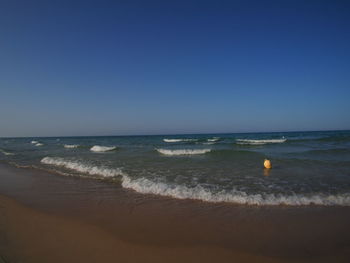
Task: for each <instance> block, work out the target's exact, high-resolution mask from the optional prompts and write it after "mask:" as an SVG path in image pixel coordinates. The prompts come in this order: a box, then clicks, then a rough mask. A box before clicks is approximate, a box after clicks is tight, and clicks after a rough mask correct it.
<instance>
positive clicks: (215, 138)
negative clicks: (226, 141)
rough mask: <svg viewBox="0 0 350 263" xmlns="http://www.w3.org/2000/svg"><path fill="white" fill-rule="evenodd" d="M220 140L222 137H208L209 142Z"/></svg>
mask: <svg viewBox="0 0 350 263" xmlns="http://www.w3.org/2000/svg"><path fill="white" fill-rule="evenodd" d="M218 140H220V137H213V138H211V139H208V142H217V141H218Z"/></svg>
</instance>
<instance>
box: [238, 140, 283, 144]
mask: <svg viewBox="0 0 350 263" xmlns="http://www.w3.org/2000/svg"><path fill="white" fill-rule="evenodd" d="M285 141H287V139H270V140H249V139H236V143H237V144H250V145H262V144H267V143H283V142H285Z"/></svg>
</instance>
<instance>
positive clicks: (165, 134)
mask: <svg viewBox="0 0 350 263" xmlns="http://www.w3.org/2000/svg"><path fill="white" fill-rule="evenodd" d="M336 131H338V132H339V131H350V129H335V130H299V131H297V130H293V131H261V132H216V133H215V132H214V133H210V132H206V133H163V134H129V135H126V134H122V135H63V136H0V139H15V138H58V137H59V138H72V137H138V136H139V137H142V136H179V135H209V134H242V133H243V134H255V133H296V132H336Z"/></svg>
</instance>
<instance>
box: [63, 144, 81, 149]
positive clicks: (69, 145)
mask: <svg viewBox="0 0 350 263" xmlns="http://www.w3.org/2000/svg"><path fill="white" fill-rule="evenodd" d="M78 147H79V145H78V144H65V145H64V148H67V149H72V148H78Z"/></svg>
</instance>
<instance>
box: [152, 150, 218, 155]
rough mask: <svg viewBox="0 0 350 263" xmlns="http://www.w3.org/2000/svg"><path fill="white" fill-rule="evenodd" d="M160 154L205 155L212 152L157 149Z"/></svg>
mask: <svg viewBox="0 0 350 263" xmlns="http://www.w3.org/2000/svg"><path fill="white" fill-rule="evenodd" d="M156 150H157V151H158V152H159V153H161V154H164V155H194V154H205V153H208V152H210V151H211V149H176V150H170V149H156Z"/></svg>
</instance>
